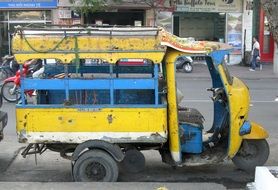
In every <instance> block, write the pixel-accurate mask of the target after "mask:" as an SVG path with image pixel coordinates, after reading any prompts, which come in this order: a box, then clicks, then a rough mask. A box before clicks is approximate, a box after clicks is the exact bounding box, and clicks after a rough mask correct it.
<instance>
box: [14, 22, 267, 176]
mask: <svg viewBox="0 0 278 190" xmlns="http://www.w3.org/2000/svg"><path fill="white" fill-rule="evenodd" d="M12 47H13V53H14V55H15V57H16V60H17V61H18V62H19V63H20V64H21V65H22V64H23V63H24V62H25V61H27V60H31V59H55V60H56V61H57V63H56V64H54V65H45V66H44V67H45V69H44V72H45V73H44V77H43V78H27V77H24V76H22V77H21V87H20V88H21V101H20V102H19V103H18V104H17V105H16V117H17V118H16V119H17V122H16V124H17V134H18V139H19V142H21V143H28V144H29V145H28V146H27V147H26V149H25V150H24V151H23V153H22V154H23V155H24V156H26V155H28V154H32V153H42V152H44V150H46V149H50V150H52V151H56V152H59V153H60V154H61V156H62V157H64V158H67V159H69V160H70V161H71V165H72V175H73V178H74V180H75V181H116V180H117V178H118V173H119V169H118V168H119V165H123V166H126V167H127V168H128V169H130V170H133V171H139V170H140V169H141V168H143V166H144V163H145V161H144V156H143V154H142V153H141V151H142V150H151V149H152V150H157V151H159V152H160V154H161V157H162V161H163V162H165V163H167V164H169V165H171V166H183V165H192V164H204V163H207V164H209V163H217V162H219V161H222V160H223V159H232V161H233V162H234V163H235V165H236V166H238V167H239V168H241V169H244V170H252V169H253V168H254V167H255V166H257V165H263V164H264V163H265V162H266V161H267V158H268V155H269V146H268V143H267V141H266V140H265V139H266V138H267V137H268V133H267V132H266V130H265V129H264V128H263V127H261V126H260V125H259V124H257V123H255V122H251V121H249V120H248V111H249V103H250V96H249V91H248V87H247V86H246V85H245V84H244V83H243V82H242V81H241V80H239V79H238V78H236V77H232V76H231V75H230V74H229V72H228V69H227V66H226V64H225V62H224V61H223V60H224V56H225V55H226V54H228V53H229V50H230V47H229V46H227V45H225V44H220V43H213V42H205V41H200V42H197V41H187V40H186V39H180V38H178V37H176V36H174V35H171V34H170V33H167V32H166V31H165V30H163V29H162V28H130V27H118V28H117V27H110V28H109V27H108V28H101V27H91V28H48V29H26V28H18V30H17V32H16V33H15V35H14V37H13V40H12ZM184 54H187V55H198V54H205V55H206V62H207V67H208V71H209V72H210V75H211V79H212V87H211V88H209V89H208V90H210V91H212V93H213V97H212V101H213V104H214V121H213V125H212V127H211V129H210V130H208V131H206V132H203V127H204V126H203V117H202V115H201V113H200V112H199V111H198V110H196V109H194V108H188V107H182V106H180V105H178V101H177V94H178V93H177V88H176V79H175V70H176V69H175V65H174V62H175V60H176V58H177V57H178V56H181V55H184ZM88 60H89V61H88ZM90 60H101V61H97V62H95V61H90ZM61 73H63V76H64V77H58V78H57V77H54V75H56V74H60V75H61ZM31 89H32V90H35V91H36V94H37V95H36V101H35V103H32V102H30V101H28V100H26V98H25V96H24V92H25V91H28V90H31ZM187 91H188V92H189V93H190V89H188V90H187Z"/></svg>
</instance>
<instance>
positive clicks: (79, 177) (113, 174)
mask: <svg viewBox="0 0 278 190" xmlns="http://www.w3.org/2000/svg"><path fill="white" fill-rule="evenodd" d="M72 173H73V178H74V180H75V181H78V182H93V181H94V182H96V181H98V182H115V181H117V179H118V175H119V168H118V165H117V162H116V161H115V160H114V159H113V158H112V157H111V156H110V155H109V154H108V153H106V152H104V151H102V150H89V151H87V152H85V153H83V154H82V155H81V156H80V157H79V158H78V159H77V161H76V162H75V163H74V165H73V171H72Z"/></svg>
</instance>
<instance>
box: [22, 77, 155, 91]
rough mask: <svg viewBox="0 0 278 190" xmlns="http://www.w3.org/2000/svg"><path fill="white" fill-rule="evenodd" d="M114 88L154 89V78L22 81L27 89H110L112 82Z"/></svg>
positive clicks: (28, 79) (26, 79) (27, 79)
mask: <svg viewBox="0 0 278 190" xmlns="http://www.w3.org/2000/svg"><path fill="white" fill-rule="evenodd" d="M111 80H112V82H113V83H112V84H113V86H114V89H154V88H155V81H154V79H119V78H118V79H109V78H108V79H90V80H84V79H30V78H25V79H24V80H22V83H23V85H24V87H25V89H37V90H63V89H65V88H66V87H67V86H68V89H69V90H82V89H110V82H111Z"/></svg>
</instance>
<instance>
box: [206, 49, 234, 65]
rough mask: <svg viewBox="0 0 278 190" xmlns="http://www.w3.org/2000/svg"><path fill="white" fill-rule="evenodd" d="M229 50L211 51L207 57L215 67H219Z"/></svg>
mask: <svg viewBox="0 0 278 190" xmlns="http://www.w3.org/2000/svg"><path fill="white" fill-rule="evenodd" d="M230 52H231V50H217V51H213V52H211V53H210V54H209V56H210V57H211V58H212V59H213V62H214V64H215V65H219V64H221V63H222V62H223V60H224V57H225V55H228V54H229V53H230Z"/></svg>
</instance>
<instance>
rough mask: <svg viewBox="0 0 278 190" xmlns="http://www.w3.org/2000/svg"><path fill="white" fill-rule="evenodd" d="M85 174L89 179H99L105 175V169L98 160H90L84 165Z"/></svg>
mask: <svg viewBox="0 0 278 190" xmlns="http://www.w3.org/2000/svg"><path fill="white" fill-rule="evenodd" d="M86 175H87V178H88V179H89V180H90V181H101V180H103V178H105V176H106V169H105V167H104V166H103V165H102V164H101V163H99V162H91V163H89V164H88V165H87V166H86Z"/></svg>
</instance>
